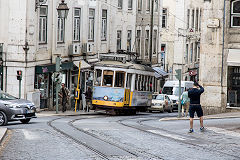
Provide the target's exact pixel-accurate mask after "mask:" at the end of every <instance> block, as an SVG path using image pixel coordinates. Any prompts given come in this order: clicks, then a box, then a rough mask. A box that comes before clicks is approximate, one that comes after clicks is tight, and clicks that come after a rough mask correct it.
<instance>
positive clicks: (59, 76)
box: [54, 72, 62, 83]
mask: <svg viewBox="0 0 240 160" xmlns="http://www.w3.org/2000/svg"><path fill="white" fill-rule="evenodd" d="M54 76H55V82H56V83H61V82H62V74H61V73H60V72H55V73H54Z"/></svg>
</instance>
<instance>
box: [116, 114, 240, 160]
mask: <svg viewBox="0 0 240 160" xmlns="http://www.w3.org/2000/svg"><path fill="white" fill-rule="evenodd" d="M139 118H143V117H134V118H126V119H122V120H119V121H117V123H118V124H121V125H123V126H125V127H129V128H132V129H136V130H139V131H142V132H145V133H148V134H152V135H155V136H158V137H164V138H166V139H169V140H172V141H176V142H179V143H184V144H187V145H191V146H194V147H200V148H202V149H204V150H207V151H209V150H210V151H213V152H218V153H221V154H224V155H228V156H231V157H234V158H237V159H240V156H235V155H232V154H229V153H226V152H222V151H220V150H217V149H212V148H203V146H201V145H198V144H196V143H191V142H189V141H183V140H179V139H176V138H171V137H169V136H164V135H162V134H161V135H159V134H157V133H153V132H150V131H149V130H145V129H142V128H143V127H144V128H152V129H155V130H159V131H163V132H166V133H169V134H176V135H179V136H183V135H181V134H178V133H175V132H171V131H168V130H165V129H162V128H157V127H152V126H148V125H144V124H142V122H143V121H151V120H155V119H156V118H151V119H147V120H146V119H145V120H139V121H137V124H138V125H140V126H141V127H137V126H136V125H129V124H125V123H123V121H126V120H133V119H139ZM158 119H159V117H158ZM202 140H203V141H204V142H209V143H212V144H216V145H219V143H216V142H213V141H209V140H205V139H202Z"/></svg>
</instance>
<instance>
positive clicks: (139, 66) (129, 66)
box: [95, 61, 154, 72]
mask: <svg viewBox="0 0 240 160" xmlns="http://www.w3.org/2000/svg"><path fill="white" fill-rule="evenodd" d="M95 66H100V67H114V68H124V69H136V70H143V71H149V72H154V70H153V69H152V68H151V67H149V66H145V65H142V64H136V63H133V62H126V63H123V62H120V61H100V62H97V63H95Z"/></svg>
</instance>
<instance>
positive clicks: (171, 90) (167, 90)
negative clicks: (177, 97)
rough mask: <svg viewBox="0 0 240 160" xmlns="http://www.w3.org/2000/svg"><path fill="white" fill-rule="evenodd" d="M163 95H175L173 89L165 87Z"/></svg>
mask: <svg viewBox="0 0 240 160" xmlns="http://www.w3.org/2000/svg"><path fill="white" fill-rule="evenodd" d="M162 93H163V94H167V95H172V94H173V87H164V88H163V91H162Z"/></svg>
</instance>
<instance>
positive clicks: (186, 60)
mask: <svg viewBox="0 0 240 160" xmlns="http://www.w3.org/2000/svg"><path fill="white" fill-rule="evenodd" d="M185 63H186V64H188V44H186V51H185Z"/></svg>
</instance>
